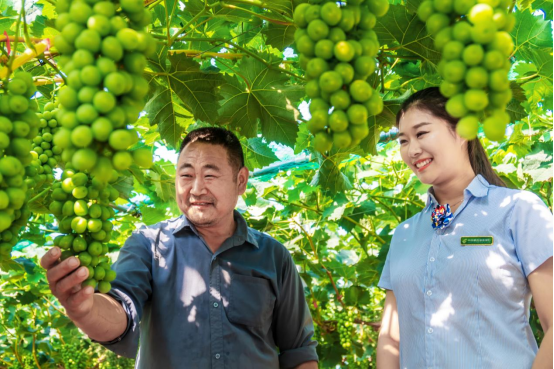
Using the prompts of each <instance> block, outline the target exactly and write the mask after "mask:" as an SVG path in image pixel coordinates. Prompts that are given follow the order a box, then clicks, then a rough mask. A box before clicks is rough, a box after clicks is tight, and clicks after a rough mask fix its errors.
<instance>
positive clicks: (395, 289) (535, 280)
mask: <svg viewBox="0 0 554 369" xmlns="http://www.w3.org/2000/svg"><path fill="white" fill-rule="evenodd" d="M445 103H446V99H445V98H444V97H443V96H442V95H441V94H440V92H439V90H438V89H437V88H429V89H425V90H422V91H419V92H417V93H415V94H414V95H412V96H411V97H410V98H409V99H407V100H406V101H405V102H404V104H403V106H402V108H401V110H400V112H399V113H398V115H397V125H398V128H399V142H400V152H401V156H402V159H403V160H404V161H405V162H406V164H407V165H408V166H409V167H410V169H411V170H413V171H414V173H415V174H416V175H417V177H418V178H419V179H420V181H421V182H423V183H426V184H430V185H432V187H431V189H430V190H429V197H428V201H427V206H426V207H425V208H424V209H423V210H422V211H421V212H420V213H418V214H416V215H415V216H414V217H412V218H410V219H408V220H407V221H405V222H404V223H402V224H400V225H399V226H398V227H397V228H396V230H395V232H394V236H393V238H392V242H391V246H390V251H389V254H388V256H387V260H386V263H385V267H384V268H383V273H382V275H381V280H380V281H379V286H380V287H382V288H385V289H386V290H387V294H386V299H385V306H384V311H383V318H382V326H381V331H380V334H379V343H378V346H377V367H378V368H379V369H393V368H399V367H400V368H409V369H412V368H414V369H422V368H437V369H439V368H440V369H458V368H459V369H477V368H483V369H492V368H498V369H511V368H514V369H520V368H525V369H529V368H533V369H535V368H552V330H551V326H552V243H553V238H552V214H551V213H550V211H549V210H548V208H547V207H546V206H545V205H544V203H543V202H542V201H541V200H540V198H539V197H538V196H536V195H534V194H533V193H531V192H527V191H519V190H512V189H508V188H506V187H505V185H504V183H503V182H502V180H501V179H500V178H499V177H498V176H497V175H496V174H495V173H494V172H493V170H492V167H491V164H490V163H489V161H488V158H487V156H486V153H485V151H484V149H483V147H482V146H481V144H480V142H479V140H477V139H475V140H472V141H467V140H465V139H463V138H461V137H460V136H459V135H458V134H457V133H456V122H457V120H456V119H454V118H452V117H451V116H449V115H448V113H446V111H445V107H444V106H445ZM531 295H532V296H533V299H534V304H535V307H536V309H537V312H538V315H539V318H540V321H541V324H542V327H543V329H544V331H545V337H544V340H543V341H542V345H541V349H540V350H538V348H537V343H536V341H535V338H534V337H533V333H532V331H531V328H530V326H529V305H530V300H531ZM537 351H538V353H537Z"/></svg>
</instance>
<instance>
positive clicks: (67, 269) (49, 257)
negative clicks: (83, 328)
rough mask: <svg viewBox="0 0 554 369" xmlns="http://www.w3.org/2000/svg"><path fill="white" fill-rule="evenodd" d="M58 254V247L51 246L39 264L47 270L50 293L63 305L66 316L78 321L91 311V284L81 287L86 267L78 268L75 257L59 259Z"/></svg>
mask: <svg viewBox="0 0 554 369" xmlns="http://www.w3.org/2000/svg"><path fill="white" fill-rule="evenodd" d="M60 255H61V252H60V249H59V248H58V247H53V248H52V249H51V250H50V251H48V252H47V253H46V254H44V256H43V257H42V259H40V265H41V266H42V267H43V268H44V269H46V270H47V272H46V278H47V279H48V285H49V286H50V290H51V291H52V294H53V295H54V296H56V297H57V298H58V300H59V302H60V304H62V305H63V307H64V308H65V310H66V312H67V315H68V317H69V318H70V319H71V320H73V321H76V320H77V321H78V320H79V319H82V318H83V317H86V316H87V315H89V314H90V312H91V311H92V306H93V301H94V299H93V294H94V289H93V288H92V287H91V286H87V287H85V288H81V283H82V282H83V281H84V280H86V279H87V277H88V269H87V268H86V267H80V268H79V260H78V259H77V258H76V257H74V256H72V257H70V258H67V259H66V260H64V261H60V260H59V258H60Z"/></svg>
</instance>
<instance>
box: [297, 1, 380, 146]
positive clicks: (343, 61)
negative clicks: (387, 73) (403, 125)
mask: <svg viewBox="0 0 554 369" xmlns="http://www.w3.org/2000/svg"><path fill="white" fill-rule="evenodd" d="M341 4H344V5H340V6H339V5H338V3H337V2H334V1H312V4H308V3H303V4H300V5H298V6H297V7H296V9H295V10H294V15H293V17H294V22H295V25H296V26H297V30H296V32H295V34H294V39H295V42H296V48H297V50H298V52H299V53H300V65H301V67H302V68H303V69H304V70H305V71H306V73H305V74H306V77H307V78H308V79H309V81H308V82H307V83H306V87H305V91H306V95H307V96H308V97H309V98H311V103H310V113H311V115H312V117H311V119H310V121H309V122H308V129H309V130H310V132H312V133H313V134H314V135H315V138H314V147H315V149H316V150H318V151H320V152H322V153H323V152H326V151H329V150H330V149H331V148H332V147H335V148H336V149H345V148H348V147H353V146H356V145H358V144H359V143H360V142H361V141H362V140H363V139H364V138H365V137H366V136H368V135H369V127H368V118H369V117H370V116H374V115H377V114H379V113H381V111H382V110H383V101H382V100H381V97H380V96H379V93H377V92H376V91H374V90H373V88H372V87H371V86H370V84H369V83H368V82H367V79H368V77H369V76H371V75H372V74H373V73H374V72H375V69H376V65H377V64H376V59H375V57H376V56H377V53H378V51H379V40H378V39H377V34H376V33H375V31H373V28H374V27H375V25H376V22H377V17H382V16H383V15H385V14H386V12H387V11H388V8H389V3H388V1H387V0H348V1H345V2H341ZM331 108H332V109H333V110H332V112H331V113H330V114H329V110H330V109H331Z"/></svg>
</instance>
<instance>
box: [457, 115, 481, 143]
mask: <svg viewBox="0 0 554 369" xmlns="http://www.w3.org/2000/svg"><path fill="white" fill-rule="evenodd" d="M478 130H479V119H477V117H476V116H474V115H467V116H465V117H463V118H462V119H460V120H459V121H458V123H457V125H456V132H457V133H458V134H459V135H460V137H462V138H465V139H466V140H473V139H475V138H476V137H477V132H478Z"/></svg>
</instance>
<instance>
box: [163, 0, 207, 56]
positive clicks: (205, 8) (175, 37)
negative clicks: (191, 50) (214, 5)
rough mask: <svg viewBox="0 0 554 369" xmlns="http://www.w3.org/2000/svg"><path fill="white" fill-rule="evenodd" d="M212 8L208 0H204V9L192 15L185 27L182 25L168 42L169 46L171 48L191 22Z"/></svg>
mask: <svg viewBox="0 0 554 369" xmlns="http://www.w3.org/2000/svg"><path fill="white" fill-rule="evenodd" d="M210 9H211V6H210V5H208V0H204V9H202V10H201V11H199V12H198V13H197V14H196V15H195V16H194V17H192V19H191V20H190V21H188V22H187V24H185V25H184V26H183V27H181V29H180V30H179V31H177V32H176V33H175V34H174V35H173V36H172V37H171V38H170V39H169V41H168V43H167V48H168V49H169V48H171V45H173V43H174V42H175V40H176V39H177V37H179V36H180V35H181V33H183V32H184V31H185V30H186V29H187V28H189V27H190V25H191V24H193V23H194V22H196V20H197V19H198V18H200V17H201V16H203V15H204V14H205V13H207V12H208V10H210ZM168 37H169V34H168Z"/></svg>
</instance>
